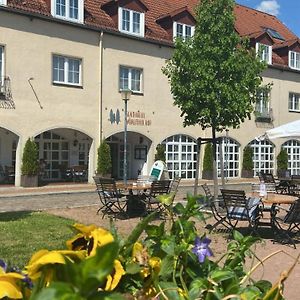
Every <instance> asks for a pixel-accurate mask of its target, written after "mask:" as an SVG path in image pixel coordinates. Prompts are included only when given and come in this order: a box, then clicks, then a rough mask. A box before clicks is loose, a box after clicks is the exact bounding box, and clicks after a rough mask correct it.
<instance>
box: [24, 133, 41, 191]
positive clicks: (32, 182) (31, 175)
mask: <svg viewBox="0 0 300 300" xmlns="http://www.w3.org/2000/svg"><path fill="white" fill-rule="evenodd" d="M38 158H39V152H38V147H37V145H36V143H35V141H34V140H33V139H30V138H28V140H27V141H26V143H25V146H24V150H23V157H22V166H21V186H23V187H35V186H38V172H39V162H38Z"/></svg>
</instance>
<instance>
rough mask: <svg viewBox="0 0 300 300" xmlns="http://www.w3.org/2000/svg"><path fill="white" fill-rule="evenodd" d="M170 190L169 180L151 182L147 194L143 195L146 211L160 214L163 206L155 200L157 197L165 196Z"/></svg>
mask: <svg viewBox="0 0 300 300" xmlns="http://www.w3.org/2000/svg"><path fill="white" fill-rule="evenodd" d="M169 189H170V180H159V181H153V182H152V183H151V188H150V191H149V193H145V194H144V195H145V196H146V198H145V204H146V209H147V211H148V212H149V211H158V212H162V210H163V205H162V203H161V202H160V201H159V200H158V199H156V196H158V195H165V194H168V193H169Z"/></svg>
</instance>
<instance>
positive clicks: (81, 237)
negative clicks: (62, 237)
mask: <svg viewBox="0 0 300 300" xmlns="http://www.w3.org/2000/svg"><path fill="white" fill-rule="evenodd" d="M81 240H82V241H81ZM76 241H77V245H76ZM83 241H84V242H83ZM79 242H80V243H79ZM66 245H67V248H68V249H69V250H82V249H86V245H87V240H86V239H85V237H84V235H83V234H82V233H78V234H76V235H75V236H74V237H73V238H72V239H69V240H67V241H66Z"/></svg>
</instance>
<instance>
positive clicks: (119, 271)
mask: <svg viewBox="0 0 300 300" xmlns="http://www.w3.org/2000/svg"><path fill="white" fill-rule="evenodd" d="M124 274H125V271H124V269H123V266H122V265H121V263H120V261H119V260H117V259H115V261H114V270H113V274H111V275H108V276H107V282H106V285H105V291H112V290H114V289H115V288H116V286H117V285H118V283H119V282H120V280H121V278H122V276H123V275H124Z"/></svg>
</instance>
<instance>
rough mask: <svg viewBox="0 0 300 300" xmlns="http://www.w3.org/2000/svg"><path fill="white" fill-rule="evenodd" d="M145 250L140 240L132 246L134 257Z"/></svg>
mask: <svg viewBox="0 0 300 300" xmlns="http://www.w3.org/2000/svg"><path fill="white" fill-rule="evenodd" d="M142 251H143V245H142V244H141V243H140V242H135V243H134V245H133V247H132V257H133V258H134V257H137V255H139V254H140V253H141V252H142Z"/></svg>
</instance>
